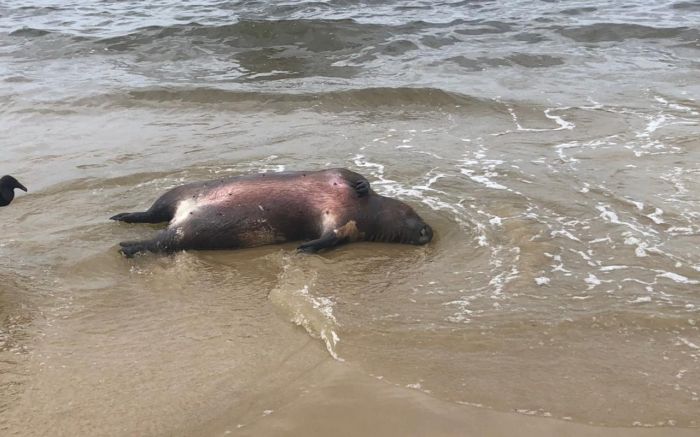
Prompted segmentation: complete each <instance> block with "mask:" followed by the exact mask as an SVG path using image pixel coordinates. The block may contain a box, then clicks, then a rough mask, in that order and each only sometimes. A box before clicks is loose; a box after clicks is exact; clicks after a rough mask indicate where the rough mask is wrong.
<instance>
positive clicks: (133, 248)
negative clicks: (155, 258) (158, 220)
mask: <svg viewBox="0 0 700 437" xmlns="http://www.w3.org/2000/svg"><path fill="white" fill-rule="evenodd" d="M119 245H120V246H121V247H122V248H121V249H119V253H121V254H122V255H124V256H125V257H127V258H133V257H134V255H136V254H137V253H141V252H148V250H149V249H148V248H149V245H150V241H123V242H121V243H119Z"/></svg>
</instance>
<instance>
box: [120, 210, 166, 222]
mask: <svg viewBox="0 0 700 437" xmlns="http://www.w3.org/2000/svg"><path fill="white" fill-rule="evenodd" d="M109 219H110V220H115V221H118V222H126V223H160V222H162V221H167V220H161V218H160V217H156V216H154V215H153V214H151V213H150V212H148V211H144V212H122V213H121V214H117V215H114V216H112V217H110V218H109Z"/></svg>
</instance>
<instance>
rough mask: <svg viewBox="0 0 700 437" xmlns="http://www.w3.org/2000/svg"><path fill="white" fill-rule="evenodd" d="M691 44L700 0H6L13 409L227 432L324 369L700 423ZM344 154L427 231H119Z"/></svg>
mask: <svg viewBox="0 0 700 437" xmlns="http://www.w3.org/2000/svg"><path fill="white" fill-rule="evenodd" d="M699 59H700V5H699V4H698V2H694V1H637V2H624V3H621V2H612V1H600V0H593V1H586V2H583V1H566V2H554V1H537V2H532V1H519V0H514V1H459V2H449V1H444V2H434V1H381V2H379V1H363V2H359V1H329V2H306V1H287V2H262V1H200V2H172V1H154V2H147V4H144V3H137V2H119V1H88V2H69V1H65V2H55V1H53V2H52V1H14V0H11V1H5V2H3V3H2V4H0V103H1V105H0V150H1V151H2V153H0V173H2V174H12V175H14V176H16V177H17V178H18V179H19V180H20V181H21V182H22V183H24V185H26V186H27V187H28V188H29V192H28V193H26V194H25V193H19V194H18V196H17V198H16V199H15V201H14V202H13V203H12V205H10V206H9V207H6V208H2V210H0V235H2V237H1V238H0V430H2V433H3V434H7V435H46V434H48V433H51V434H54V435H76V434H79V435H88V434H89V435H135V434H139V435H160V434H165V435H201V434H207V433H209V432H211V433H212V434H214V432H213V431H212V429H214V428H210V427H208V426H209V425H208V424H211V423H219V422H220V421H222V420H223V421H224V422H227V423H230V424H231V425H232V426H231V427H229V428H230V429H228V428H227V430H228V431H231V432H233V433H235V432H237V431H238V430H245V429H247V428H250V426H252V424H254V423H258V422H260V423H264V420H266V418H268V417H273V416H275V415H276V414H278V411H279V410H284V409H285V408H287V409H293V408H294V407H295V406H298V405H302V404H301V403H300V402H302V401H300V400H299V399H302V398H303V397H304V396H306V398H304V399H307V400H308V399H309V398H312V399H315V400H316V401H317V402H318V403H319V404H320V405H324V404H327V403H332V401H333V399H334V398H335V397H341V398H342V397H343V396H344V395H345V393H343V392H338V391H335V392H334V391H328V390H326V391H323V392H318V391H314V387H317V386H319V385H323V383H324V381H328V380H330V379H328V378H330V377H329V376H328V372H327V371H324V372H322V371H320V370H319V369H320V368H324V369H326V368H327V367H328V366H330V368H332V369H352V372H351V376H344V378H347V381H348V382H347V384H341V385H340V386H341V387H345V390H349V389H348V388H347V387H352V382H353V381H356V382H357V383H358V384H360V382H359V381H364V379H362V378H367V377H369V378H370V379H372V380H375V381H376V383H377V384H381V385H382V387H384V386H391V387H400V388H402V389H405V390H408V391H410V392H417V393H420V394H421V396H427V397H428V398H430V399H434V400H439V401H440V402H445V403H447V405H452V406H465V408H467V407H469V408H473V407H476V408H480V409H483V410H494V411H496V412H511V413H513V412H514V413H516V414H520V415H526V416H541V417H546V418H551V419H556V420H562V421H568V422H574V423H581V424H593V425H596V426H607V427H665V428H664V429H668V428H688V427H690V428H697V427H698V426H699V425H700V415H699V414H698V411H700V363H699V360H700V250H699V249H698V245H699V244H700V196H699V195H698V193H700V164H699V163H700V136H698V126H699V123H700V104H699V103H698V99H699V98H700V75H698V71H699V68H700V62H699V61H698V60H699ZM327 167H347V168H350V169H352V170H354V171H357V172H360V173H362V174H364V175H365V176H367V178H368V179H369V180H370V182H371V184H372V187H373V189H374V190H375V191H377V192H379V193H381V194H384V195H390V196H393V197H397V198H399V199H401V200H403V201H405V202H407V203H409V204H411V205H412V206H413V207H414V208H415V209H416V210H417V211H418V212H419V213H420V214H421V216H423V217H424V218H425V219H426V221H428V222H429V223H430V224H431V225H432V227H433V228H434V229H435V232H436V237H435V239H434V240H433V242H432V243H431V244H430V245H428V246H425V247H413V246H400V245H388V244H378V243H359V244H352V245H348V246H345V247H342V248H338V249H337V250H333V251H329V252H326V253H323V254H320V255H309V256H305V255H300V254H296V253H295V252H294V248H295V247H296V246H295V245H294V244H285V245H280V246H267V247H261V248H256V249H250V250H241V251H221V252H187V253H179V254H176V255H173V256H154V255H148V256H143V257H137V258H136V259H133V260H126V259H124V258H122V257H121V256H120V255H119V254H118V252H117V249H118V246H117V243H118V242H119V241H123V240H127V239H134V237H138V236H146V235H149V234H151V233H153V232H154V230H155V229H156V228H157V226H151V225H141V226H129V225H124V224H118V223H114V222H110V221H109V220H108V217H110V216H111V215H113V214H115V213H118V212H122V211H129V210H141V209H144V208H147V207H148V206H149V205H150V203H151V202H152V201H153V200H154V199H155V198H157V197H158V196H159V195H160V194H161V193H162V192H164V191H165V190H167V189H168V188H171V187H174V186H177V185H179V184H182V183H186V182H191V181H197V180H204V179H209V178H216V177H223V176H228V175H231V176H233V175H238V174H249V173H255V172H277V171H284V170H302V169H321V168H327ZM319 366H320V367H319ZM331 373H332V372H331ZM353 375H354V376H353ZM324 378H326V379H324ZM338 390H340V389H338ZM379 392H380V391H379V390H378V391H377V392H376V393H379ZM309 393H310V394H309ZM372 393H373V392H372V390H369V394H368V395H363V396H365V399H370V398H371V397H372ZM305 394H306V395H305ZM445 411H448V410H445ZM449 411H450V413H449V415H450V417H457V416H459V413H454V412H453V410H451V409H450V410H449ZM445 414H448V413H445ZM222 418H223V419H222ZM291 420H292V421H294V419H293V418H292V419H291ZM217 421H219V422H217ZM299 421H301V419H299ZM290 426H291V425H290ZM344 426H345V427H348V429H352V427H353V426H356V424H352V423H346V424H345V425H344ZM358 426H359V425H358ZM217 429H218V428H217ZM222 429H223V428H222ZM358 429H359V428H358ZM241 432H242V431H241ZM358 432H359V431H358ZM669 432H670V431H669ZM263 434H264V433H263ZM259 435H260V434H259ZM319 435H321V434H319ZM350 435H351V434H350ZM404 435H405V434H404ZM455 435H458V433H455Z"/></svg>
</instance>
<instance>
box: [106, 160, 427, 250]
mask: <svg viewBox="0 0 700 437" xmlns="http://www.w3.org/2000/svg"><path fill="white" fill-rule="evenodd" d="M112 218H113V219H114V220H119V221H126V222H132V223H137V222H146V223H157V222H165V221H168V222H169V225H168V227H167V228H166V229H165V230H163V231H161V232H160V233H159V234H158V235H157V236H156V237H155V238H154V239H153V240H148V241H140V242H127V243H122V244H121V245H122V252H123V253H124V254H125V255H127V256H131V255H133V254H135V253H137V252H141V251H152V252H173V251H176V250H183V249H237V248H244V247H253V246H260V245H264V244H274V243H281V242H285V241H297V240H305V241H307V243H304V244H302V245H301V246H300V249H301V250H307V251H315V250H320V249H324V248H328V247H333V246H336V245H338V244H342V243H345V242H351V241H359V240H368V241H387V242H401V243H412V244H425V243H427V242H428V241H430V239H431V238H432V230H431V229H430V227H429V226H428V225H426V224H425V223H424V222H423V220H422V219H421V218H420V217H419V216H418V215H417V214H416V213H415V212H414V211H413V209H412V208H411V207H409V206H408V205H406V204H404V203H402V202H400V201H398V200H395V199H390V198H387V197H383V196H379V195H378V194H376V193H374V192H373V191H372V190H371V189H369V182H367V180H366V179H365V178H364V177H363V176H362V175H359V174H357V173H354V172H352V171H349V170H346V169H329V170H321V171H312V172H285V173H273V174H257V175H251V176H239V177H233V178H229V179H221V180H215V181H208V182H198V183H193V184H187V185H183V186H180V187H176V188H174V189H172V190H170V191H168V192H167V193H165V194H163V195H162V196H161V197H160V198H159V199H158V200H156V202H155V203H154V204H153V206H151V208H149V210H148V211H145V212H139V213H123V214H118V215H116V216H114V217H112ZM308 240H311V241H308Z"/></svg>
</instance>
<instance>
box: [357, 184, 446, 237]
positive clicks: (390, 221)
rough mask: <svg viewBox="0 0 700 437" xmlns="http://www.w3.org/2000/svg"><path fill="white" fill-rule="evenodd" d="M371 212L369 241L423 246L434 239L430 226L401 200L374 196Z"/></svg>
mask: <svg viewBox="0 0 700 437" xmlns="http://www.w3.org/2000/svg"><path fill="white" fill-rule="evenodd" d="M369 211H370V215H372V216H373V220H372V225H371V226H369V230H368V232H367V233H366V234H367V237H366V239H367V240H370V241H383V242H387V243H404V244H416V245H422V244H427V243H429V242H430V240H432V239H433V229H432V228H431V227H430V225H428V224H427V223H426V222H425V221H423V219H422V218H421V217H420V216H419V215H418V214H416V212H415V211H414V210H413V208H411V207H410V206H408V205H406V204H405V203H403V202H401V201H400V200H396V199H392V198H390V197H384V196H379V195H374V196H372V197H371V199H370V203H369Z"/></svg>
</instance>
